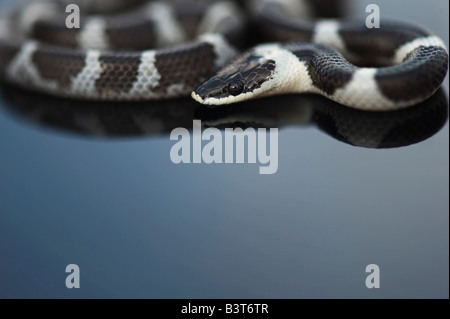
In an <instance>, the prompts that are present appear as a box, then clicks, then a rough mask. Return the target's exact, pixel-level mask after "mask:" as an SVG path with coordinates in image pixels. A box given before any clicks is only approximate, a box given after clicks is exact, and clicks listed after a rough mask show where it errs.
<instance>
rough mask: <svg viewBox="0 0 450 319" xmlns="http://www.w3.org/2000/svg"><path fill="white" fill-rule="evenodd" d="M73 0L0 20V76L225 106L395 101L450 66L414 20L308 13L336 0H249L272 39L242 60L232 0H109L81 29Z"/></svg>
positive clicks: (260, 34)
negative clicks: (302, 98) (70, 17)
mask: <svg viewBox="0 0 450 319" xmlns="http://www.w3.org/2000/svg"><path fill="white" fill-rule="evenodd" d="M67 1H68V0H41V1H34V2H32V3H31V4H28V5H26V6H25V7H23V8H20V9H19V10H17V11H16V12H14V13H13V14H12V15H11V17H10V19H7V20H0V76H1V77H2V78H5V79H6V80H8V81H9V82H12V83H16V84H19V85H21V86H24V87H26V88H30V89H34V90H38V91H42V92H46V93H50V94H54V95H59V96H63V97H71V98H79V99H92V100H109V101H124V100H125V101H136V100H160V99H166V98H175V97H181V96H187V95H189V94H190V93H191V95H192V97H193V98H194V99H195V100H196V101H198V102H200V103H203V104H207V105H224V104H230V103H235V102H240V101H244V100H248V99H252V98H257V97H265V96H269V95H277V94H286V93H316V94H320V95H323V96H326V97H327V98H329V99H331V100H333V101H336V102H338V103H341V104H343V105H346V106H349V107H352V108H357V109H362V110H370V111H390V110H396V109H400V108H404V107H407V106H411V105H414V104H417V103H419V102H421V101H423V100H425V99H427V98H428V97H430V96H431V95H432V94H433V93H434V92H436V90H437V89H438V88H439V86H440V85H441V83H442V81H443V80H444V78H445V76H446V74H447V68H448V53H447V48H446V47H445V45H444V43H443V41H442V40H441V39H439V38H438V37H436V36H435V35H433V34H431V33H430V32H428V31H425V30H423V29H421V28H419V27H416V26H412V25H408V24H405V23H400V22H392V21H391V22H389V21H383V22H382V27H381V29H368V28H367V27H366V25H365V23H364V22H363V21H347V22H342V21H340V20H336V19H326V20H317V19H308V17H311V16H314V15H315V14H317V13H320V11H324V10H323V8H325V7H327V8H328V7H333V6H336V5H337V3H339V2H341V1H334V0H333V1H332V0H320V1H307V0H254V1H250V0H249V1H247V2H248V3H249V5H248V8H249V10H248V11H249V12H250V13H251V21H253V23H254V28H252V30H254V31H256V33H257V35H255V39H258V40H259V39H261V38H262V39H264V40H268V41H271V42H273V41H276V42H275V43H270V44H263V45H258V46H256V47H254V48H252V49H250V50H249V51H246V52H245V53H243V54H242V55H240V56H239V57H237V58H234V57H235V56H236V54H237V53H238V47H240V46H241V44H242V43H246V39H245V33H246V32H245V30H246V23H247V17H246V16H245V15H244V13H243V11H242V10H241V8H240V7H239V6H238V5H237V4H235V3H234V2H231V1H226V0H225V1H217V2H214V1H206V2H200V1H195V0H185V1H181V0H172V1H171V2H169V3H168V2H163V1H153V2H150V3H148V2H146V1H143V0H134V1H132V3H131V4H132V8H131V9H130V11H127V12H125V13H115V12H116V11H117V10H119V9H122V8H123V7H122V6H123V5H124V3H125V2H126V1H122V0H114V1H112V2H111V3H110V5H108V7H107V8H105V10H106V11H108V12H110V11H112V12H113V13H111V14H108V15H99V14H94V15H90V16H83V17H82V18H83V19H82V21H81V25H82V27H81V29H68V28H67V27H66V25H65V22H66V21H65V20H66V14H65V13H64V10H63V9H64V8H65V5H66V4H67ZM94 2H95V1H94ZM77 3H78V4H81V5H83V10H86V11H83V12H87V11H88V10H90V11H91V12H98V11H99V7H97V6H96V5H94V4H92V2H91V0H80V1H78V2H77ZM317 3H319V5H317ZM324 3H325V4H326V5H324ZM322 14H324V15H327V16H328V15H330V13H329V12H322ZM258 40H257V41H258ZM286 41H290V42H289V43H286ZM233 58H234V59H233ZM231 59H233V60H232V62H230V64H229V65H226V63H227V62H228V61H230V60H231ZM216 71H217V73H216V75H214V72H216ZM213 75H214V76H213ZM208 79H209V80H208ZM194 89H195V90H194ZM193 90H194V91H193Z"/></svg>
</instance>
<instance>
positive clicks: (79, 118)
mask: <svg viewBox="0 0 450 319" xmlns="http://www.w3.org/2000/svg"><path fill="white" fill-rule="evenodd" d="M372 2H375V3H379V5H380V8H381V10H382V15H386V17H390V18H403V19H406V20H408V21H413V22H415V23H419V24H422V25H425V26H427V27H428V28H430V29H432V30H433V31H435V32H436V33H437V34H438V35H440V36H441V37H442V38H443V39H444V41H445V42H446V43H447V44H448V21H449V20H448V2H447V1H442V0H434V1H427V2H424V1H387V0H386V1H359V2H357V3H355V9H354V10H355V12H356V15H359V16H364V15H365V12H364V7H365V4H368V3H372ZM406 3H407V5H406ZM3 5H4V3H2V2H0V8H2V6H3ZM0 10H1V9H0ZM2 91H3V92H2V94H1V95H0V149H1V153H0V163H1V167H0V297H1V298H11V297H39V298H43V297H51V298H56V297H59V298H78V297H104V298H108V297H126V298H131V297H138V298H227V297H231V298H311V297H312V298H314V297H331V298H347V297H356V298H380V297H386V298H399V297H404V298H408V297H416V298H417V297H425V298H428V297H437V298H448V266H449V265H448V256H449V255H448V248H449V245H448V243H449V242H448V235H449V234H448V216H449V213H448V211H449V195H448V192H449V149H448V146H449V131H448V123H447V116H448V114H447V112H448V111H447V109H448V105H447V104H448V102H447V101H448V77H447V79H446V82H445V84H444V87H443V91H440V92H438V94H437V95H435V96H434V97H432V99H431V100H430V101H427V102H425V103H424V104H422V105H419V106H416V107H414V108H412V109H409V110H404V111H401V112H396V113H392V114H388V113H383V114H367V113H365V112H358V111H354V110H349V109H345V108H342V107H339V106H338V105H335V104H334V103H330V102H328V101H327V100H324V99H323V98H318V97H317V98H316V97H310V96H309V97H301V98H295V97H286V98H280V99H272V100H269V101H268V102H265V103H263V102H261V101H260V102H261V103H260V102H257V103H254V104H250V105H246V106H238V107H233V108H230V109H227V110H223V111H218V110H210V109H206V108H203V107H200V106H199V105H197V104H196V103H194V102H192V101H191V100H189V99H187V100H182V101H179V103H178V104H173V103H169V102H164V103H157V104H150V105H144V104H133V105H114V104H113V105H111V104H101V105H98V104H93V103H87V102H85V103H71V102H68V101H66V100H61V99H55V98H49V97H45V96H41V95H39V94H28V93H26V92H24V91H22V90H19V89H16V88H12V87H9V86H2ZM293 101H294V102H293ZM193 118H197V119H201V120H203V124H204V125H205V126H217V127H222V128H224V127H235V126H240V127H248V126H253V127H279V128H280V133H279V168H278V172H277V173H276V174H274V175H259V174H258V166H259V165H255V164H234V165H230V164H213V165H207V164H180V165H175V164H173V163H172V162H171V161H170V157H169V153H170V149H171V147H172V146H173V145H174V143H175V141H171V140H170V139H169V135H168V134H169V133H170V131H171V130H172V129H173V128H175V127H178V126H181V127H187V128H190V127H192V119H193ZM355 145H356V146H355ZM380 148H381V149H380ZM71 263H75V264H78V265H79V266H80V268H81V289H78V290H75V289H72V290H69V289H67V288H66V287H65V284H64V282H65V276H66V273H65V272H64V271H65V267H66V265H68V264H71ZM371 263H375V264H378V265H379V266H380V268H381V288H380V289H376V290H375V289H372V290H369V289H367V288H366V287H365V284H364V283H365V277H366V273H365V267H366V265H368V264H371Z"/></svg>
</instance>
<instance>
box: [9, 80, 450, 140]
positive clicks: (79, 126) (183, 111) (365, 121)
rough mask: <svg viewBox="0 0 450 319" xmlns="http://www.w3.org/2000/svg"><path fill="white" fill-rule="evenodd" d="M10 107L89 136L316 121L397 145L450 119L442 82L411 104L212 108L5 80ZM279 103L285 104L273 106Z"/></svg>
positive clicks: (315, 99)
mask: <svg viewBox="0 0 450 319" xmlns="http://www.w3.org/2000/svg"><path fill="white" fill-rule="evenodd" d="M1 93H2V95H3V96H4V97H5V99H6V102H7V103H3V104H4V105H5V106H6V109H5V110H7V111H8V112H10V113H12V114H15V115H19V117H20V118H26V119H27V120H28V121H31V122H34V123H35V124H37V125H39V126H43V127H50V128H53V129H55V128H56V129H59V130H62V131H66V132H71V133H75V134H77V135H83V136H85V137H88V138H108V139H117V138H124V137H137V136H143V137H146V136H155V135H162V134H169V133H170V132H171V131H172V130H173V129H175V128H177V127H186V128H189V127H192V120H193V119H200V120H201V121H202V125H203V126H205V127H218V128H229V127H241V128H244V129H245V128H247V127H255V128H257V127H266V128H272V127H279V128H283V127H291V126H304V125H308V126H309V125H311V124H315V125H316V126H318V127H319V128H320V129H321V130H322V131H324V132H326V133H327V134H329V135H331V136H333V137H334V138H336V139H338V140H340V141H342V142H345V143H348V144H351V145H355V146H359V147H367V148H393V147H400V146H406V145H410V144H414V143H418V142H420V141H423V140H425V139H427V138H429V137H431V136H433V135H434V134H436V133H437V132H438V131H439V130H440V129H441V127H442V126H443V125H444V123H445V122H446V120H447V98H446V96H445V94H444V92H443V90H442V89H440V90H439V91H437V92H436V93H435V94H434V95H433V96H432V97H431V98H429V99H428V100H426V101H424V102H422V103H420V104H418V105H416V106H412V107H409V108H407V109H404V110H398V111H392V112H388V113H387V112H377V113H374V112H367V111H360V110H354V109H351V108H346V107H343V106H341V105H339V104H337V103H335V102H332V101H330V100H327V99H325V98H323V97H320V96H314V95H302V96H293V95H287V96H273V97H268V98H266V99H261V100H257V101H249V102H247V103H241V104H236V105H230V106H229V107H226V108H220V109H210V108H205V107H203V106H202V105H199V104H198V103H196V102H194V101H193V100H192V99H188V98H182V99H172V100H165V101H154V102H140V103H107V102H93V101H75V100H69V99H64V98H58V97H50V96H47V95H44V94H39V93H32V92H27V91H25V90H23V89H20V88H15V87H13V86H11V85H4V86H2V87H1ZM273 105H278V106H280V107H276V108H275V107H273Z"/></svg>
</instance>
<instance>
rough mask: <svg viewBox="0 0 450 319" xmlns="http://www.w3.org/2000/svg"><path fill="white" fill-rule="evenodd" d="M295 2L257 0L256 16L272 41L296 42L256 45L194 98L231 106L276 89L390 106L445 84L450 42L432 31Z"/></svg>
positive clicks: (361, 105) (365, 106)
mask: <svg viewBox="0 0 450 319" xmlns="http://www.w3.org/2000/svg"><path fill="white" fill-rule="evenodd" d="M295 4H297V1H292V0H280V1H279V0H262V1H260V2H258V3H257V6H256V11H255V14H256V17H257V20H258V21H263V22H264V23H263V24H259V25H260V31H261V32H263V33H266V34H268V36H269V37H270V38H272V39H274V40H280V41H285V40H291V41H290V42H289V43H287V44H280V43H271V44H264V45H259V46H256V47H255V48H252V49H250V50H249V51H247V52H245V53H243V54H242V55H241V56H240V57H238V58H236V59H235V60H234V61H233V64H231V65H229V66H226V67H224V68H223V69H221V70H220V71H219V72H218V73H217V74H216V75H215V76H214V77H212V78H211V79H209V80H208V81H206V82H205V83H203V84H202V85H201V86H199V87H198V88H197V89H196V90H195V91H194V92H193V93H192V97H193V98H194V99H195V100H197V101H198V102H200V103H203V104H207V105H226V104H230V103H235V102H241V101H245V100H248V99H252V98H257V97H266V96H270V95H278V94H286V93H315V94H320V95H323V96H325V97H327V98H329V99H331V100H333V101H335V102H338V103H340V104H343V105H346V106H349V107H353V108H356V109H362V110H369V111H391V110H396V109H401V108H404V107H407V106H411V105H415V104H417V103H420V102H421V101H424V100H425V99H427V98H429V97H430V96H432V95H433V94H434V93H435V92H436V90H437V89H438V88H439V87H440V85H441V84H442V82H443V80H444V78H445V76H446V74H447V68H448V52H447V48H446V46H445V44H444V43H443V41H442V40H441V39H440V38H438V37H437V36H435V35H433V34H431V33H429V32H428V31H425V30H423V29H421V28H418V27H416V26H412V25H408V24H405V23H400V22H392V21H383V22H382V27H381V28H380V29H368V28H367V27H366V25H365V22H364V21H347V22H341V21H340V20H335V19H326V20H317V21H304V20H299V19H298V17H297V16H296V13H295V12H297V11H298V10H296V7H295ZM305 41H307V42H305ZM361 65H366V67H362V66H361ZM268 66H270V67H268ZM255 83H257V85H255Z"/></svg>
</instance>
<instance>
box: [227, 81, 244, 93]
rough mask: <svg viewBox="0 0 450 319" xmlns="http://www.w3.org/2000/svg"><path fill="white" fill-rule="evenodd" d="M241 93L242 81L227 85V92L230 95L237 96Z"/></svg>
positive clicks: (242, 89) (242, 88)
mask: <svg viewBox="0 0 450 319" xmlns="http://www.w3.org/2000/svg"><path fill="white" fill-rule="evenodd" d="M242 91H244V83H242V81H240V80H235V81H232V82H230V84H228V92H230V94H231V95H234V96H236V95H239V94H241V93H242Z"/></svg>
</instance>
